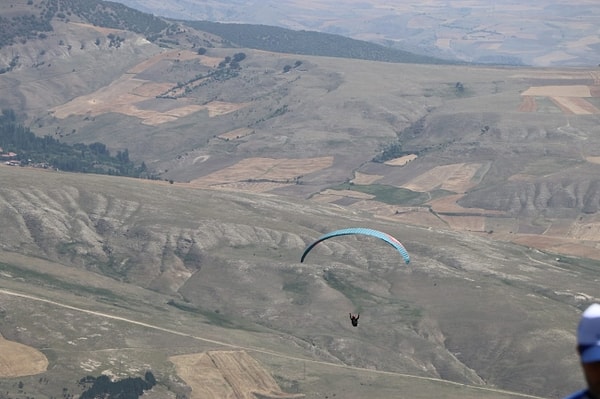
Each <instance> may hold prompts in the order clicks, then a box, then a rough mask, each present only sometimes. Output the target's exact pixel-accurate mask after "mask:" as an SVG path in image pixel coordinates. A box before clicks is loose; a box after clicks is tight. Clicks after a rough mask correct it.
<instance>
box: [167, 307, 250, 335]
mask: <svg viewBox="0 0 600 399" xmlns="http://www.w3.org/2000/svg"><path fill="white" fill-rule="evenodd" d="M167 305H169V306H173V307H174V308H176V309H179V310H181V311H184V312H188V313H192V314H197V315H200V316H203V317H204V318H205V319H206V320H207V321H208V323H210V324H212V325H215V326H219V327H223V328H230V329H244V330H247V331H250V330H252V328H249V327H248V326H242V325H240V324H236V323H234V322H232V321H231V320H230V319H229V318H227V317H225V316H223V315H222V314H221V312H220V311H219V310H214V311H212V310H206V309H202V308H199V307H198V306H195V305H193V304H191V303H182V302H180V301H175V300H173V299H170V300H169V301H167Z"/></svg>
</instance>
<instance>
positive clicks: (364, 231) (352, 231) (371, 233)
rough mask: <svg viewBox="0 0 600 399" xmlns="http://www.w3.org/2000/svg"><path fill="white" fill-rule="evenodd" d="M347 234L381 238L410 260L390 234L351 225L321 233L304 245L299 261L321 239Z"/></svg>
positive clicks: (405, 259)
mask: <svg viewBox="0 0 600 399" xmlns="http://www.w3.org/2000/svg"><path fill="white" fill-rule="evenodd" d="M349 234H364V235H368V236H372V237H377V238H379V239H382V240H383V241H385V242H387V243H388V244H390V245H391V246H392V247H394V248H396V250H397V251H398V252H400V255H402V257H403V258H404V262H406V263H409V262H410V256H409V255H408V252H407V251H406V249H405V248H404V246H403V245H402V244H401V243H400V241H398V240H397V239H395V238H394V237H392V236H391V235H389V234H387V233H384V232H381V231H379V230H373V229H367V228H363V227H352V228H348V229H341V230H335V231H332V232H330V233H327V234H324V235H322V236H321V237H319V238H317V240H316V241H314V242H313V243H311V244H310V245H309V246H308V247H306V249H305V250H304V253H303V254H302V258H301V259H300V262H304V258H305V257H306V255H308V253H309V252H310V251H311V250H312V249H313V248H314V247H315V246H316V245H317V244H318V243H320V242H321V241H325V240H327V239H329V238H332V237H338V236H344V235H349Z"/></svg>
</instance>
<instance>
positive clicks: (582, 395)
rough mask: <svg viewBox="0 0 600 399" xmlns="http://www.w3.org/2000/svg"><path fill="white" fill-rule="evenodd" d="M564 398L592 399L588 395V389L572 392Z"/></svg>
mask: <svg viewBox="0 0 600 399" xmlns="http://www.w3.org/2000/svg"><path fill="white" fill-rule="evenodd" d="M563 399H592V397H591V396H590V395H588V390H587V389H582V390H581V391H578V392H575V393H572V394H571V395H569V396H565V397H564V398H563Z"/></svg>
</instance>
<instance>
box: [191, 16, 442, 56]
mask: <svg viewBox="0 0 600 399" xmlns="http://www.w3.org/2000/svg"><path fill="white" fill-rule="evenodd" d="M184 23H185V24H186V25H189V26H191V27H192V28H195V29H198V30H201V31H205V32H209V33H213V34H215V35H218V36H220V37H222V38H223V39H224V40H227V41H228V42H230V43H234V44H236V45H239V46H240V47H247V48H253V49H259V50H266V51H274V52H279V53H289V54H304V55H320V56H328V57H342V58H354V59H364V60H371V61H385V62H405V63H422V64H448V63H451V62H450V61H446V60H442V59H438V58H434V57H427V56H421V55H418V54H413V53H410V52H407V51H402V50H396V49H392V48H389V47H385V46H381V45H379V44H375V43H371V42H366V41H362V40H354V39H350V38H347V37H344V36H341V35H333V34H328V33H319V32H311V31H294V30H291V29H285V28H279V27H274V26H267V25H251V24H234V23H229V24H228V23H219V22H210V21H185V22H184Z"/></svg>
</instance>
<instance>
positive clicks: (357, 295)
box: [323, 270, 373, 307]
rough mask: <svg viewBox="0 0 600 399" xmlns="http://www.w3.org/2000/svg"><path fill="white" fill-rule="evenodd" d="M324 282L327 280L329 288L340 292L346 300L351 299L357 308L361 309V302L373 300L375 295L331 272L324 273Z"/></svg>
mask: <svg viewBox="0 0 600 399" xmlns="http://www.w3.org/2000/svg"><path fill="white" fill-rule="evenodd" d="M323 280H325V282H326V283H327V285H328V286H330V287H331V288H333V289H334V290H336V291H338V292H340V293H341V294H343V295H344V296H345V297H346V298H348V299H350V301H352V303H353V304H354V305H355V306H357V307H359V306H358V305H359V304H358V302H359V301H361V300H363V301H364V300H372V299H373V294H371V293H370V292H369V291H367V290H364V289H362V288H360V287H357V286H355V285H353V284H350V283H348V282H346V281H344V280H342V279H340V278H339V277H338V276H336V275H335V273H334V272H333V271H331V270H325V271H324V272H323Z"/></svg>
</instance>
